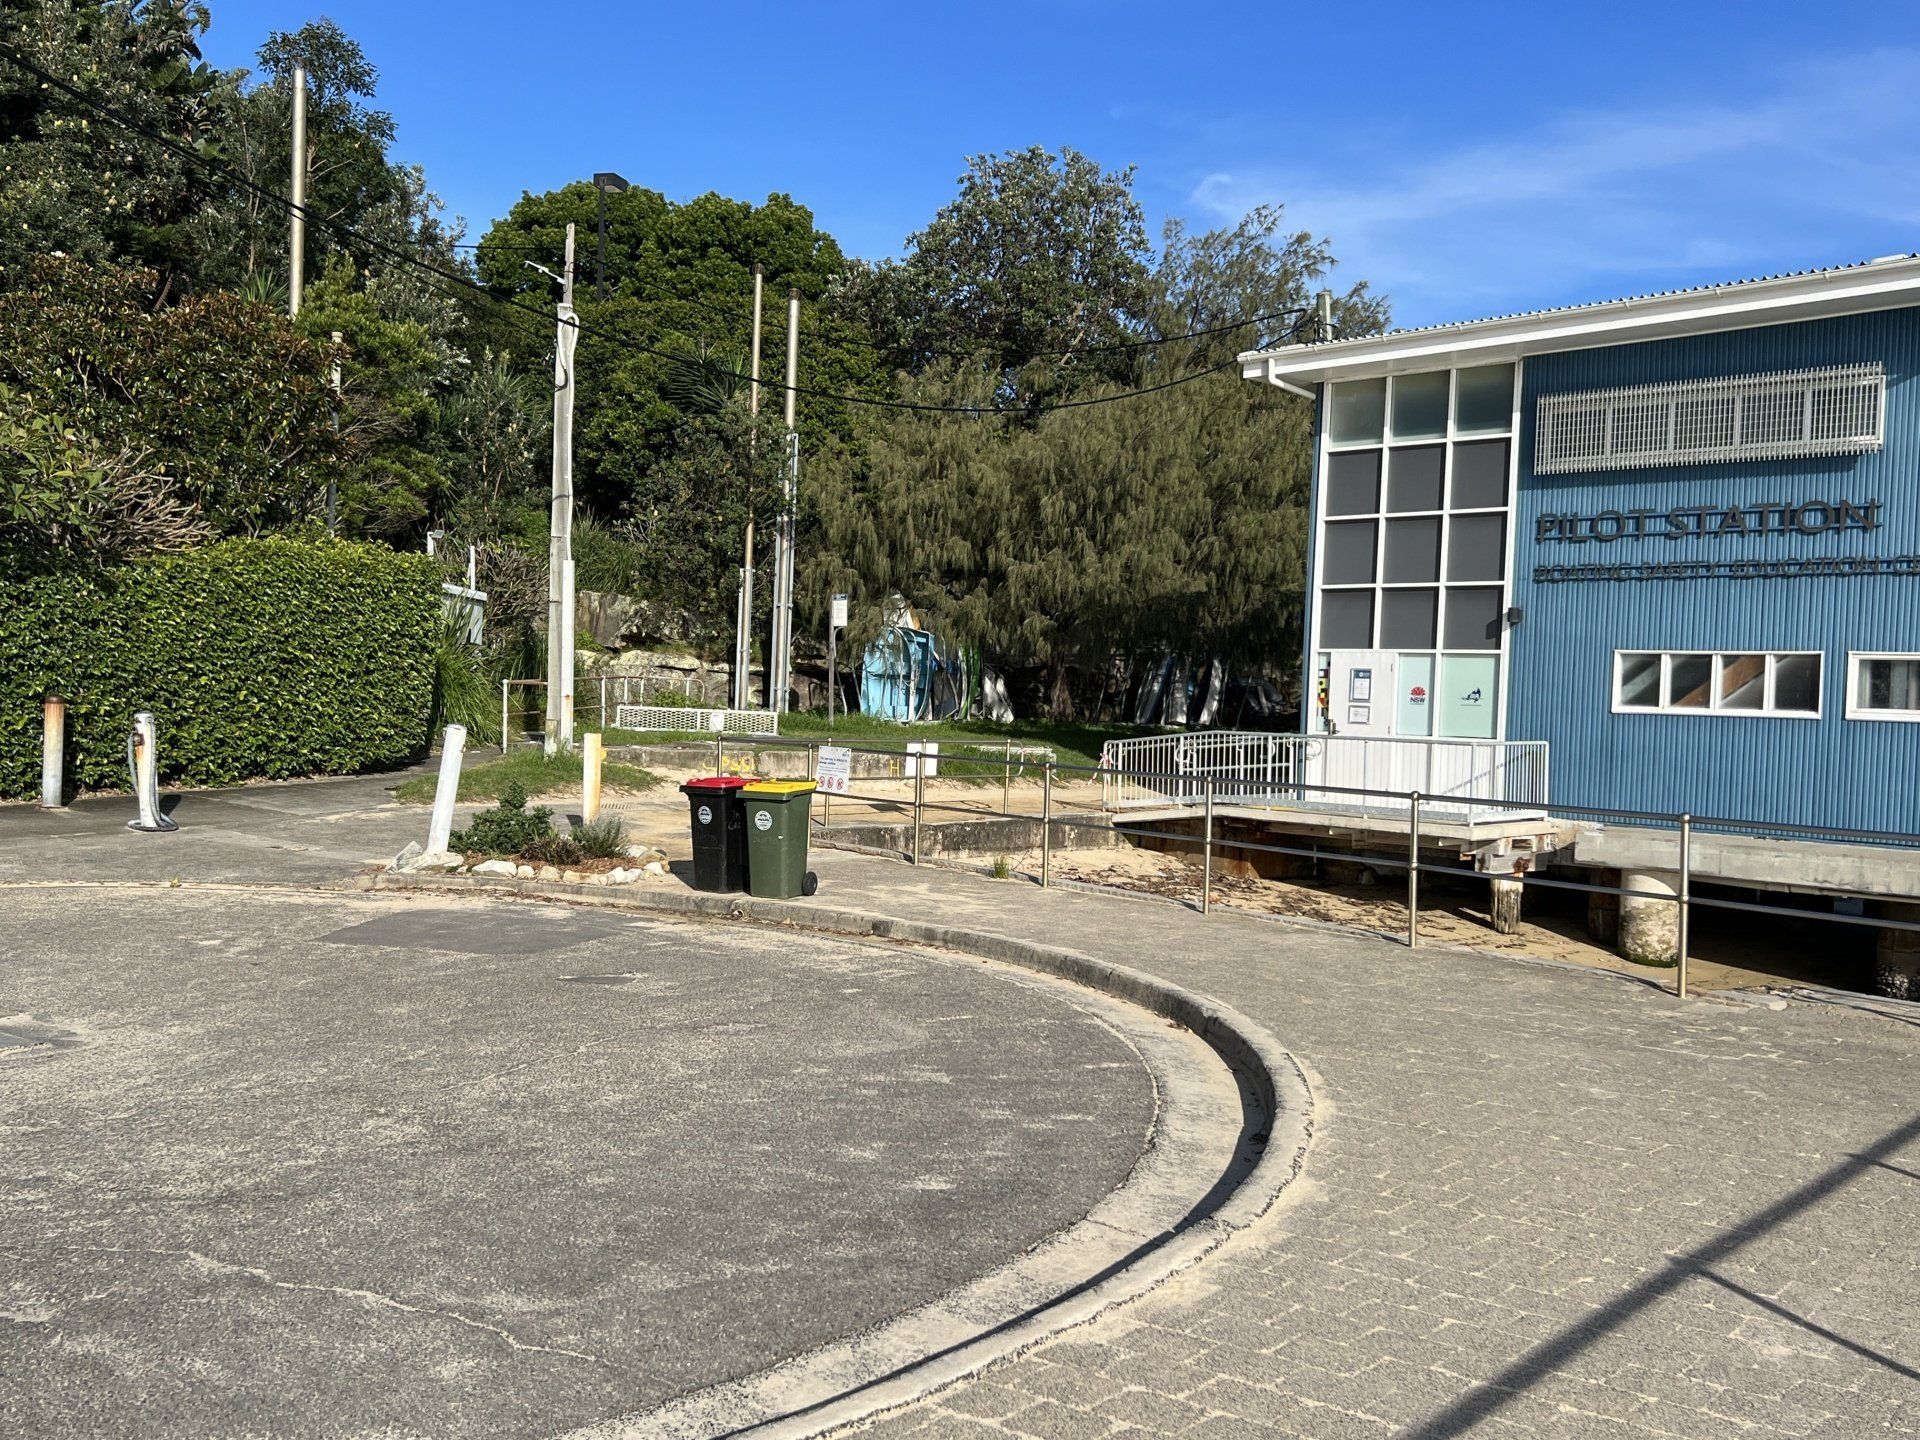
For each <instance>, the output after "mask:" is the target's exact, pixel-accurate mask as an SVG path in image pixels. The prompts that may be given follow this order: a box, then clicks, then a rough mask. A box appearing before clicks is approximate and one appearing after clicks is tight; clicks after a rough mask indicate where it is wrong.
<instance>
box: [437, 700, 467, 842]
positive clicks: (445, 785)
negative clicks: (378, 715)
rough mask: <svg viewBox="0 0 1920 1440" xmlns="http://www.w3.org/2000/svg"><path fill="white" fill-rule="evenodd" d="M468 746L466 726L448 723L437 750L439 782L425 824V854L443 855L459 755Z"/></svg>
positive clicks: (457, 791) (457, 789) (457, 784)
mask: <svg viewBox="0 0 1920 1440" xmlns="http://www.w3.org/2000/svg"><path fill="white" fill-rule="evenodd" d="M466 748H467V727H466V726H464V725H449V726H447V735H446V739H445V741H444V742H443V743H442V745H441V749H440V781H439V783H438V784H437V785H435V786H434V789H433V819H432V821H431V822H430V823H429V824H428V826H427V854H429V855H444V854H445V853H446V850H447V839H448V837H449V836H450V835H452V834H453V802H454V800H455V799H456V798H457V797H458V796H459V794H460V755H461V752H462V751H464V750H465V749H466Z"/></svg>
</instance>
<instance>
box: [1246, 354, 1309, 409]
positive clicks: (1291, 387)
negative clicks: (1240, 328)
mask: <svg viewBox="0 0 1920 1440" xmlns="http://www.w3.org/2000/svg"><path fill="white" fill-rule="evenodd" d="M1263 359H1264V369H1265V372H1266V373H1265V375H1264V376H1263V377H1262V378H1263V379H1265V380H1266V382H1267V383H1268V384H1269V385H1278V386H1279V387H1280V388H1281V389H1282V390H1284V391H1286V392H1287V393H1288V394H1289V395H1298V396H1299V397H1300V398H1301V399H1302V400H1318V399H1319V398H1320V393H1319V391H1317V390H1309V389H1308V388H1307V387H1306V386H1304V385H1297V384H1295V383H1294V382H1293V381H1291V380H1289V379H1287V377H1286V376H1284V375H1281V374H1279V373H1277V372H1278V367H1277V366H1276V365H1275V364H1274V357H1273V356H1271V355H1268V356H1265V357H1263ZM1241 378H1243V379H1246V380H1251V379H1252V378H1253V376H1252V375H1250V374H1248V373H1247V372H1246V371H1245V370H1242V371H1241Z"/></svg>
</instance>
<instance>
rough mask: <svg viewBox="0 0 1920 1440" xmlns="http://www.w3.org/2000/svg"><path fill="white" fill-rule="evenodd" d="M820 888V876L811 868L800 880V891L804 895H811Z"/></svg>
mask: <svg viewBox="0 0 1920 1440" xmlns="http://www.w3.org/2000/svg"><path fill="white" fill-rule="evenodd" d="M819 888H820V877H819V876H818V875H816V874H814V873H813V871H811V870H809V871H807V873H806V876H805V878H803V879H802V880H801V881H800V893H801V894H802V895H811V894H813V892H814V891H816V890H818V889H819Z"/></svg>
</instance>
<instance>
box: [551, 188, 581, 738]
mask: <svg viewBox="0 0 1920 1440" xmlns="http://www.w3.org/2000/svg"><path fill="white" fill-rule="evenodd" d="M579 338H580V327H579V325H578V324H577V323H576V322H575V320H574V315H573V226H572V225H571V224H569V225H568V226H567V259H566V266H565V268H564V270H563V271H562V278H561V281H560V304H559V307H558V310H557V324H556V328H555V331H554V337H553V513H552V517H551V520H550V523H549V525H548V529H547V724H546V731H547V747H546V748H547V753H548V754H549V755H551V754H553V753H554V752H555V751H556V750H571V749H572V748H573V352H574V346H575V345H576V343H578V341H579Z"/></svg>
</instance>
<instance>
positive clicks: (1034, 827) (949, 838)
mask: <svg viewBox="0 0 1920 1440" xmlns="http://www.w3.org/2000/svg"><path fill="white" fill-rule="evenodd" d="M1040 827H1041V822H1040V820H1039V819H1038V818H1037V817H1034V816H1020V815H1013V816H997V815H996V816H990V817H986V818H982V819H979V820H943V821H941V822H940V823H939V824H937V825H936V824H923V825H922V826H921V827H920V855H921V858H922V859H927V860H939V859H950V858H974V859H978V858H981V857H988V858H994V857H998V856H1001V855H1027V854H1031V853H1033V852H1034V851H1037V850H1038V849H1039V848H1040ZM1049 828H1050V829H1051V830H1052V832H1053V833H1052V838H1051V840H1050V842H1049V843H1050V844H1051V845H1052V846H1053V848H1054V849H1056V850H1114V849H1124V848H1125V847H1126V846H1127V845H1128V844H1129V843H1130V842H1129V841H1128V840H1127V839H1126V837H1124V836H1123V835H1121V834H1119V833H1118V832H1117V831H1115V830H1114V829H1113V828H1112V827H1111V826H1109V825H1100V824H1089V823H1088V822H1086V821H1084V820H1055V821H1053V822H1052V824H1051V826H1050V827H1049ZM813 843H814V844H816V845H825V846H829V847H832V848H834V849H842V850H860V851H870V852H879V853H883V854H887V855H905V854H908V853H909V852H911V850H912V849H913V824H912V822H911V821H909V822H907V823H906V824H904V825H829V826H826V827H823V828H822V829H820V830H817V831H815V832H814V836H813Z"/></svg>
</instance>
